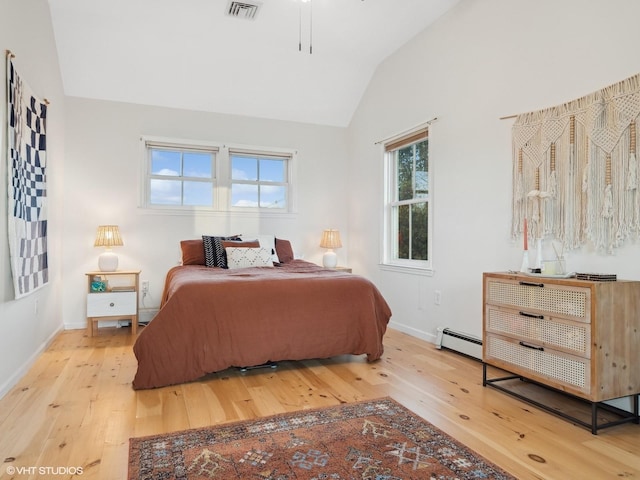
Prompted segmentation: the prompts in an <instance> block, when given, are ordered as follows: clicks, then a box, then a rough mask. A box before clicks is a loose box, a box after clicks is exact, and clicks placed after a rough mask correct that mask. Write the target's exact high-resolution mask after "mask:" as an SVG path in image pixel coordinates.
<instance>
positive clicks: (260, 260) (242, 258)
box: [225, 247, 273, 268]
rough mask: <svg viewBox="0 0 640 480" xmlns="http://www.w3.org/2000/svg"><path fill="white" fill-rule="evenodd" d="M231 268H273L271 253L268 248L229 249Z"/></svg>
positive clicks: (228, 260)
mask: <svg viewBox="0 0 640 480" xmlns="http://www.w3.org/2000/svg"><path fill="white" fill-rule="evenodd" d="M225 250H226V253H227V263H228V265H229V268H246V267H273V260H272V255H271V251H270V250H269V249H268V248H238V247H227V248H226V249H225Z"/></svg>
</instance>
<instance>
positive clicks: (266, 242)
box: [240, 235, 280, 263]
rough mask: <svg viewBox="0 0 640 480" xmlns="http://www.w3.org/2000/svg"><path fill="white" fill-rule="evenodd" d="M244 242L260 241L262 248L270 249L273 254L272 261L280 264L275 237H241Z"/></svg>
mask: <svg viewBox="0 0 640 480" xmlns="http://www.w3.org/2000/svg"><path fill="white" fill-rule="evenodd" d="M240 238H242V240H243V241H245V242H248V241H250V240H258V241H259V242H260V246H261V247H262V248H268V249H270V250H269V251H270V252H271V260H272V261H273V262H275V263H280V259H279V258H278V253H277V252H276V236H275V235H240Z"/></svg>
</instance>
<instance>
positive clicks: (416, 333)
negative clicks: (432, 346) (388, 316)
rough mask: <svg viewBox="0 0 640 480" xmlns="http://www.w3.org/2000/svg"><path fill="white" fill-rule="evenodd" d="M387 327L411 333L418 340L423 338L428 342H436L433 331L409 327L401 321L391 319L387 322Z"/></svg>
mask: <svg viewBox="0 0 640 480" xmlns="http://www.w3.org/2000/svg"><path fill="white" fill-rule="evenodd" d="M389 327H390V328H393V329H394V330H398V331H399V332H402V333H406V334H407V335H411V336H412V337H417V338H419V339H420V340H424V341H426V342H429V343H436V335H435V334H434V333H429V332H425V331H423V330H418V329H417V328H413V327H409V326H408V325H403V324H401V323H397V322H394V321H393V320H391V321H390V322H389Z"/></svg>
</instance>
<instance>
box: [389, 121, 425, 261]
mask: <svg viewBox="0 0 640 480" xmlns="http://www.w3.org/2000/svg"><path fill="white" fill-rule="evenodd" d="M385 163H386V175H385V178H386V182H387V194H386V201H385V222H384V225H385V241H384V245H385V247H384V249H385V251H384V260H383V263H384V264H387V265H396V266H405V267H413V268H422V269H430V268H431V243H430V222H429V216H430V215H429V213H430V210H431V208H430V202H429V201H430V178H429V138H428V131H427V130H426V129H421V130H419V131H416V132H413V133H411V134H409V135H407V136H404V137H402V138H400V139H397V140H393V141H391V142H389V143H386V144H385Z"/></svg>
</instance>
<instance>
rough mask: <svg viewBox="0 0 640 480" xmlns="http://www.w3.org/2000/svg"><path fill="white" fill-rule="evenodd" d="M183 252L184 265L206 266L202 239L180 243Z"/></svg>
mask: <svg viewBox="0 0 640 480" xmlns="http://www.w3.org/2000/svg"><path fill="white" fill-rule="evenodd" d="M180 250H182V265H204V264H205V261H204V245H203V242H202V239H199V240H182V241H181V242H180Z"/></svg>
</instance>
